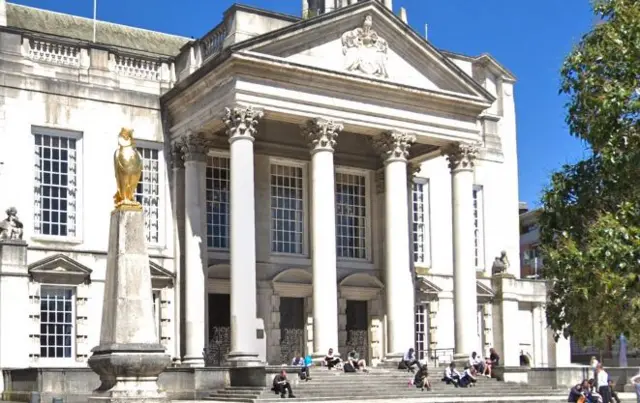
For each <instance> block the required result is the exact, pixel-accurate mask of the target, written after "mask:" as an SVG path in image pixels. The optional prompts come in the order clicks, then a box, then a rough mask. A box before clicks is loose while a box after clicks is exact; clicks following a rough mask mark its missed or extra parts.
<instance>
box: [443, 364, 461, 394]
mask: <svg viewBox="0 0 640 403" xmlns="http://www.w3.org/2000/svg"><path fill="white" fill-rule="evenodd" d="M442 382H444V383H446V384H447V385H453V386H455V387H456V388H457V387H458V384H459V383H460V373H459V372H458V371H456V364H455V363H453V362H452V363H451V364H449V366H448V367H447V368H445V370H444V376H443V377H442Z"/></svg>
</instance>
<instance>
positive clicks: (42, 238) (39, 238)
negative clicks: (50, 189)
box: [24, 125, 84, 244]
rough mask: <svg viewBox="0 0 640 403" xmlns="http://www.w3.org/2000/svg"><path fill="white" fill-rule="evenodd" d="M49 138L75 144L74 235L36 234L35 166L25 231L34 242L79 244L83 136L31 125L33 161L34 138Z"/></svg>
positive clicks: (33, 154)
mask: <svg viewBox="0 0 640 403" xmlns="http://www.w3.org/2000/svg"><path fill="white" fill-rule="evenodd" d="M38 135H39V136H49V137H59V138H66V139H72V140H75V142H76V173H75V176H76V178H75V179H76V187H75V193H76V196H75V204H76V208H75V217H76V221H75V228H76V233H75V235H47V234H42V233H36V230H35V215H36V213H37V211H36V208H35V205H36V201H38V198H37V197H36V193H35V188H36V186H35V185H36V184H39V185H40V187H42V185H41V183H42V182H39V181H37V180H36V173H39V171H38V169H37V168H36V166H35V164H34V165H33V171H32V183H33V189H34V191H33V193H32V197H33V200H32V201H33V206H34V207H33V209H32V210H31V215H30V217H29V222H28V223H27V222H25V223H24V224H25V229H27V228H28V229H29V231H30V234H31V236H30V239H31V240H32V241H34V242H63V243H73V244H81V243H82V242H83V238H84V141H83V139H84V136H83V132H80V131H77V130H72V129H57V128H52V127H46V126H38V125H31V155H32V158H34V159H35V151H36V141H35V140H36V136H38Z"/></svg>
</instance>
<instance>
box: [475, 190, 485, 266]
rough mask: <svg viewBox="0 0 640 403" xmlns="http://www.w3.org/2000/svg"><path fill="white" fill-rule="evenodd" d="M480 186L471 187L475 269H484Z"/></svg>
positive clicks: (482, 215)
mask: <svg viewBox="0 0 640 403" xmlns="http://www.w3.org/2000/svg"><path fill="white" fill-rule="evenodd" d="M483 219H484V214H483V203H482V186H474V187H473V242H474V262H475V266H476V269H477V270H484V228H483V225H484V223H483Z"/></svg>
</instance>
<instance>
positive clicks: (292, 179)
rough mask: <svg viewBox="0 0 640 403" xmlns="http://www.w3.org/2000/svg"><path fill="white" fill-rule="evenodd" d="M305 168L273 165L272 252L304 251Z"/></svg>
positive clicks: (299, 252)
mask: <svg viewBox="0 0 640 403" xmlns="http://www.w3.org/2000/svg"><path fill="white" fill-rule="evenodd" d="M303 178H304V170H303V168H302V167H301V166H291V165H280V164H272V165H271V251H272V252H277V253H291V254H302V253H303V243H304V239H303V238H304V205H303V201H304V180H303Z"/></svg>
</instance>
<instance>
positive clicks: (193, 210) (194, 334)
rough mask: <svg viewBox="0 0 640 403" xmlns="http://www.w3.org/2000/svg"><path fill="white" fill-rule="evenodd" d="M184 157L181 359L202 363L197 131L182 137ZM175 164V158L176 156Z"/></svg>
mask: <svg viewBox="0 0 640 403" xmlns="http://www.w3.org/2000/svg"><path fill="white" fill-rule="evenodd" d="M180 149H181V151H182V155H183V158H184V166H185V169H184V206H185V212H184V234H185V235H184V254H185V257H184V262H185V269H184V287H183V289H182V293H183V297H184V304H185V305H184V312H185V319H184V323H185V332H184V335H185V340H184V345H185V353H184V357H183V359H182V363H183V364H186V365H189V366H193V367H198V366H204V357H203V350H204V348H205V346H206V343H205V334H206V329H205V303H206V289H205V285H206V279H207V276H206V268H207V231H206V220H207V216H206V209H205V206H206V192H205V179H206V177H205V175H206V158H207V152H208V149H207V145H206V142H205V140H204V138H203V136H202V135H201V134H198V133H188V134H187V135H186V136H184V137H183V138H182V142H181V147H180ZM176 166H179V160H178V159H176Z"/></svg>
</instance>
